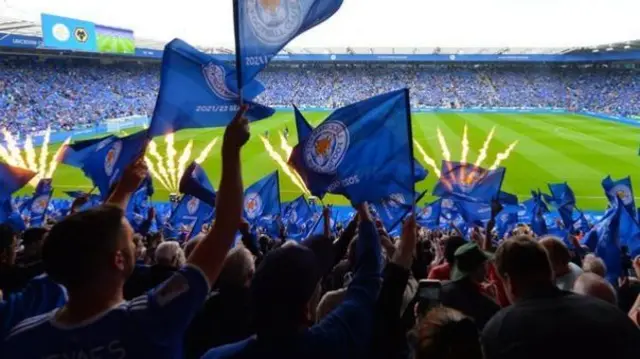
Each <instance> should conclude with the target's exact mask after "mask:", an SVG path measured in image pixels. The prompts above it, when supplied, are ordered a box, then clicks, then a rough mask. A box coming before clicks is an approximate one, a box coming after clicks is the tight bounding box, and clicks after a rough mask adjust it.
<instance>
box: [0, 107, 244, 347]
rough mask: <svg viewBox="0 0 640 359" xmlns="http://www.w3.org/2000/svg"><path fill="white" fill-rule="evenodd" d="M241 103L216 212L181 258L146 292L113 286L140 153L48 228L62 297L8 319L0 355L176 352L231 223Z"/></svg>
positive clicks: (130, 258)
mask: <svg viewBox="0 0 640 359" xmlns="http://www.w3.org/2000/svg"><path fill="white" fill-rule="evenodd" d="M245 110H246V109H244V108H243V109H242V110H241V111H240V112H239V113H238V114H237V116H236V118H235V119H234V120H233V121H232V122H231V124H229V126H228V127H227V130H226V132H225V135H224V144H223V147H222V180H221V182H220V191H219V192H218V198H217V201H218V202H217V207H218V208H220V209H221V210H220V211H218V220H217V221H216V222H215V224H214V225H213V228H212V230H211V231H210V233H209V234H208V235H207V237H206V238H204V239H203V240H202V242H201V243H200V244H199V245H198V247H197V248H196V249H194V251H193V253H192V254H191V256H190V257H189V259H188V261H187V265H186V266H184V267H183V268H181V269H180V270H179V271H177V272H176V274H175V275H173V276H172V277H171V278H169V279H168V280H167V281H166V282H164V283H162V284H160V285H159V286H158V287H156V288H153V289H151V290H150V291H149V292H148V293H146V294H144V295H142V296H140V297H137V298H135V299H133V300H131V301H129V302H127V301H124V300H123V294H122V287H123V285H124V283H125V281H126V279H127V277H128V276H129V275H130V274H131V271H132V270H133V267H134V264H135V255H134V251H135V249H134V244H133V230H132V229H131V226H130V225H129V223H128V222H127V220H126V218H125V217H124V210H125V209H126V207H127V203H128V201H129V198H130V196H131V194H132V193H133V192H134V191H135V190H136V189H137V188H138V186H139V185H140V182H141V181H142V180H143V179H144V178H145V176H146V175H147V168H146V166H145V164H144V161H143V159H142V156H141V157H140V158H139V159H138V160H137V161H136V162H135V163H134V164H132V165H131V166H130V167H129V168H128V169H127V170H126V171H125V173H124V174H123V177H122V179H121V181H120V182H119V183H118V185H117V186H116V188H115V189H114V192H113V194H112V196H111V197H110V198H109V200H108V201H107V204H105V205H104V206H101V207H98V208H95V209H91V210H89V211H85V212H81V213H77V214H74V215H71V216H69V217H67V218H65V219H64V220H63V221H61V222H60V223H58V224H56V225H55V226H54V227H53V228H52V230H51V232H50V234H49V236H48V238H47V239H46V242H45V244H44V249H43V261H44V265H45V268H46V270H47V272H48V273H49V275H50V276H51V278H52V279H54V280H55V281H57V282H59V283H60V284H63V285H64V286H65V287H66V288H67V290H68V293H69V302H68V303H67V305H65V306H64V307H62V308H60V309H58V310H54V311H52V312H49V313H47V314H44V315H41V316H39V317H34V318H30V319H27V320H25V321H23V322H21V323H20V324H18V325H16V326H15V327H14V328H13V330H12V331H11V333H10V334H9V336H8V338H7V341H6V343H5V346H4V348H3V353H0V357H2V358H23V359H30V358H34V359H35V358H38V359H43V358H48V359H54V358H105V359H111V358H114V359H115V358H117V359H124V358H181V357H182V337H183V332H184V331H185V329H186V328H187V326H188V324H189V322H190V321H191V318H192V317H193V316H194V314H195V313H196V312H197V311H198V310H199V309H200V307H201V306H202V303H203V302H204V300H205V298H206V296H207V294H208V293H209V290H210V286H211V283H213V282H214V281H215V280H216V278H217V277H218V274H219V273H220V270H221V268H222V265H223V263H224V259H225V256H226V254H227V251H228V250H229V248H230V247H231V245H232V243H233V240H234V236H235V232H236V231H237V229H238V225H239V223H240V217H241V215H242V196H243V188H242V177H241V173H240V149H241V148H242V146H243V145H244V144H245V143H246V142H247V140H248V139H249V132H248V128H247V120H246V119H244V118H243V114H244V111H245ZM222 209H224V210H222Z"/></svg>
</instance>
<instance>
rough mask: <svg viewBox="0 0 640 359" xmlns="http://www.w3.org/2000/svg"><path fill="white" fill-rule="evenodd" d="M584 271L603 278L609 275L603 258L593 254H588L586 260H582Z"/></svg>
mask: <svg viewBox="0 0 640 359" xmlns="http://www.w3.org/2000/svg"><path fill="white" fill-rule="evenodd" d="M582 270H583V271H585V272H587V273H593V274H596V275H599V276H600V277H602V278H604V276H605V275H606V274H607V266H606V265H605V264H604V261H603V260H602V258H599V257H597V256H595V255H594V254H592V253H589V254H587V255H586V256H585V257H584V260H582Z"/></svg>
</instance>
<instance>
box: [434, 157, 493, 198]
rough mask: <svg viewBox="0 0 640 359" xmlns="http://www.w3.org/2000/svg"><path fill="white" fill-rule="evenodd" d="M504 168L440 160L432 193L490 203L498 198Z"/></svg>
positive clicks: (444, 196) (439, 195)
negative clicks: (437, 178) (438, 174)
mask: <svg viewBox="0 0 640 359" xmlns="http://www.w3.org/2000/svg"><path fill="white" fill-rule="evenodd" d="M504 174H505V169H504V168H502V167H500V168H498V169H495V170H487V169H484V168H482V167H477V166H474V165H473V164H469V163H459V162H448V161H442V174H441V176H440V179H439V181H438V183H437V184H436V187H435V188H434V189H433V195H434V196H438V197H443V198H451V199H455V200H462V201H467V202H482V203H491V201H492V200H494V199H499V198H500V188H501V187H502V181H503V179H504Z"/></svg>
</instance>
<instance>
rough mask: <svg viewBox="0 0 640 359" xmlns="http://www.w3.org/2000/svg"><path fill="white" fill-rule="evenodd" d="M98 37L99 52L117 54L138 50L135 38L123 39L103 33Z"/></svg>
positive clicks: (131, 52)
mask: <svg viewBox="0 0 640 359" xmlns="http://www.w3.org/2000/svg"><path fill="white" fill-rule="evenodd" d="M96 39H97V44H98V51H99V52H107V53H115V54H134V53H135V52H136V44H135V43H134V40H133V39H123V38H120V37H115V36H105V35H101V34H98V35H97V37H96Z"/></svg>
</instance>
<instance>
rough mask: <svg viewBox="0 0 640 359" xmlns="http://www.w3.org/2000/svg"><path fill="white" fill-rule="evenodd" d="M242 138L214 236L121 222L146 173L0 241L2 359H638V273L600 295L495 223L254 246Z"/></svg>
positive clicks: (563, 258) (366, 220) (242, 133)
mask: <svg viewBox="0 0 640 359" xmlns="http://www.w3.org/2000/svg"><path fill="white" fill-rule="evenodd" d="M248 138H249V132H248V129H247V123H246V120H244V119H242V118H241V117H240V116H238V117H237V118H236V119H235V120H234V121H233V122H232V123H231V124H230V125H229V126H228V127H227V130H226V132H225V135H224V141H223V145H222V164H221V169H222V178H221V181H220V184H219V191H218V193H217V203H216V209H217V211H216V219H215V221H214V222H213V224H212V226H211V228H210V230H209V231H207V232H203V233H201V234H199V235H198V236H196V237H194V238H192V239H191V240H189V241H186V242H182V243H181V242H178V241H175V240H172V239H171V238H162V236H161V235H159V234H150V235H147V236H143V235H141V234H138V233H135V232H134V230H133V229H132V227H131V225H130V224H129V222H128V221H127V220H126V218H125V217H124V213H125V209H126V208H127V205H128V202H129V200H130V198H131V195H132V193H133V192H134V191H136V189H137V188H138V187H139V185H140V183H141V182H142V181H143V179H144V178H145V177H146V176H147V168H146V165H145V163H144V161H143V160H142V159H139V160H137V161H136V162H134V163H133V164H132V165H130V166H129V167H128V168H127V170H125V172H124V174H123V176H122V178H121V180H120V182H119V183H118V184H117V185H116V186H115V187H114V190H113V191H112V193H111V195H110V196H109V199H108V200H107V201H106V203H105V204H104V205H101V206H98V207H94V208H91V209H88V210H84V211H78V210H77V208H80V207H81V206H82V205H83V201H86V200H83V199H82V197H81V198H80V199H78V200H76V202H75V203H74V205H73V206H72V208H71V211H70V214H69V215H68V216H66V217H65V218H63V219H61V220H60V221H59V222H57V223H55V224H53V225H52V226H48V227H47V228H39V229H36V228H33V229H29V230H27V231H25V232H23V233H16V232H14V231H13V230H12V229H11V227H10V226H8V225H2V226H0V289H1V290H2V296H3V298H2V301H0V324H1V325H2V327H0V333H1V335H2V341H1V342H0V343H1V344H0V357H2V358H24V359H31V358H34V359H35V358H38V359H40V358H181V357H186V358H206V359H213V358H282V359H286V358H319V359H320V358H321V359H326V358H381V359H387V358H416V359H441V358H442V359H467V358H468V359H480V358H487V359H493V358H514V359H523V358H524V359H526V358H531V359H540V358H545V359H551V358H562V359H566V358H569V357H576V358H599V359H600V358H630V359H631V358H634V359H636V358H640V330H639V329H638V324H639V323H640V322H639V321H640V312H639V311H640V296H639V295H638V294H639V293H640V290H639V289H640V281H639V280H638V278H640V257H638V258H635V259H631V258H626V259H624V260H623V261H622V262H623V265H624V271H623V274H622V275H621V276H620V278H618V281H616V282H615V283H610V282H608V281H606V280H605V279H604V277H605V276H606V274H607V271H608V270H609V268H606V266H605V265H604V262H603V261H602V259H600V258H598V257H595V256H594V255H593V254H589V253H587V251H586V249H585V248H584V247H581V246H580V243H579V242H578V239H577V238H574V237H571V238H570V239H569V240H570V241H571V244H572V248H573V249H571V250H570V249H569V248H568V247H567V244H566V243H565V242H563V241H562V240H560V239H557V238H554V237H552V236H547V237H543V238H536V237H535V235H534V234H533V233H532V231H531V230H530V229H529V228H528V227H527V226H526V225H520V226H518V227H516V228H515V229H514V230H513V232H512V233H511V236H510V237H509V238H507V239H505V240H501V241H499V240H498V238H493V236H494V235H493V234H492V233H494V231H493V230H492V229H493V226H494V224H495V215H494V216H493V217H494V218H492V219H491V220H490V221H489V222H488V223H487V224H486V227H484V228H476V229H474V231H473V233H472V235H470V236H468V238H467V239H465V238H463V237H462V233H458V232H457V231H456V230H455V228H454V229H453V230H447V231H443V230H432V231H430V230H427V229H425V228H419V227H418V225H417V224H416V221H415V220H414V219H413V218H409V219H408V220H406V221H405V222H404V223H403V224H402V231H401V234H400V235H399V236H397V237H395V236H392V235H389V234H388V233H387V231H386V230H385V228H384V226H382V224H381V223H379V222H377V221H375V220H374V219H373V218H372V215H371V213H370V212H369V208H368V206H367V205H366V203H364V204H361V205H358V206H356V208H355V210H356V212H357V215H356V216H355V217H354V218H353V219H351V220H350V222H349V223H348V224H346V225H345V226H344V227H342V228H340V229H339V230H337V232H331V230H330V226H329V225H326V226H325V233H324V234H322V235H313V236H311V237H309V238H306V239H304V240H302V241H300V242H296V241H292V240H288V239H287V237H286V233H285V231H282V232H281V233H282V236H281V237H280V238H269V237H265V236H261V237H260V238H257V237H256V235H255V234H254V232H253V231H252V230H251V229H250V227H249V225H248V224H247V223H246V222H245V221H244V220H243V219H242V213H243V188H244V187H243V182H242V173H241V165H240V150H241V148H242V146H243V145H244V144H245V143H246V142H247V140H248ZM330 215H331V214H330V210H329V208H325V209H324V210H323V213H322V216H325V223H329V222H330V220H329V219H330ZM238 233H239V235H240V238H239V240H238V238H237V235H238ZM234 241H236V243H235V244H234Z"/></svg>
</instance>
